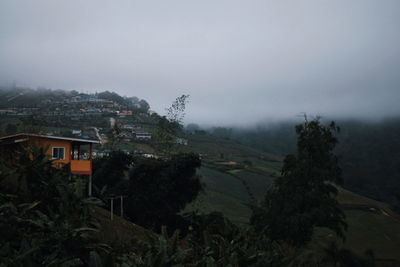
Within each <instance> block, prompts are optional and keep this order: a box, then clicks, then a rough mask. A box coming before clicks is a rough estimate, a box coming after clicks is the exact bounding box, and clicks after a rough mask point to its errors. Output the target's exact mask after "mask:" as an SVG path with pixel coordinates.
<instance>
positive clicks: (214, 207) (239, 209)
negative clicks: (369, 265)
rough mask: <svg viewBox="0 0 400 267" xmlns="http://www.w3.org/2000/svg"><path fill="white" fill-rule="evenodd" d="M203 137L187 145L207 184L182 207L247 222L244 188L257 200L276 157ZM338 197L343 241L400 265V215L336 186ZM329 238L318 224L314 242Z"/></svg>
mask: <svg viewBox="0 0 400 267" xmlns="http://www.w3.org/2000/svg"><path fill="white" fill-rule="evenodd" d="M207 138H208V139H211V138H210V137H202V138H200V139H197V140H196V139H195V140H192V142H194V143H192V149H194V151H196V152H198V153H204V154H203V162H205V164H204V165H205V166H206V167H202V168H201V169H200V171H199V174H200V175H201V177H202V178H201V181H202V182H203V183H204V184H205V186H206V187H205V191H204V192H203V193H202V194H200V195H199V197H198V198H197V199H196V201H194V202H193V203H192V204H191V205H189V206H188V207H187V209H186V211H192V210H197V211H199V212H201V213H210V212H212V211H219V212H222V213H223V214H224V215H225V216H226V217H227V218H229V219H230V220H231V221H233V222H234V223H236V224H238V225H242V226H246V225H248V223H249V218H250V216H251V209H250V207H249V205H248V204H249V202H250V201H251V198H250V196H249V193H248V191H251V193H252V194H253V195H254V196H255V198H256V199H257V200H258V201H259V200H262V199H263V197H264V194H265V190H266V188H267V187H268V185H269V184H271V183H272V181H273V179H274V176H275V177H276V176H277V175H279V169H280V167H281V158H279V157H273V156H271V155H269V154H264V153H260V152H258V151H255V150H252V149H248V148H246V147H243V146H241V145H238V146H236V145H237V144H235V143H234V142H231V141H229V140H222V141H221V140H217V141H216V140H208V141H207ZM204 146H205V147H204ZM235 146H236V147H235ZM196 149H198V150H196ZM221 153H222V154H224V158H223V159H221V157H219V156H218V155H219V154H221ZM221 161H227V162H228V161H234V162H237V163H238V164H237V165H229V166H221V165H220V164H217V163H218V162H221ZM244 161H247V162H249V161H250V162H251V165H246V164H243V162H244ZM244 182H245V183H244ZM246 185H247V188H246ZM338 201H339V203H340V204H341V205H342V206H343V208H344V209H345V214H346V217H347V223H348V231H347V233H346V242H345V243H344V244H342V245H343V247H344V248H347V249H351V250H352V251H354V252H356V253H358V254H360V255H362V254H364V253H365V251H367V250H372V251H373V253H374V255H375V258H376V259H378V260H379V261H378V262H380V263H383V262H390V261H396V262H399V265H400V219H399V215H398V214H395V213H394V212H393V211H391V210H390V208H389V207H388V205H387V204H385V203H382V202H379V201H375V200H372V199H369V198H367V197H363V196H360V195H358V194H355V193H352V192H350V191H348V190H345V189H342V188H339V195H338ZM330 240H336V241H339V239H337V238H336V237H335V235H334V234H332V233H331V232H330V231H327V230H324V229H317V231H316V233H315V237H314V242H313V245H314V246H318V247H320V248H321V247H324V246H325V245H326V244H327V243H328V242H329V241H330ZM395 264H397V263H395ZM382 266H386V265H384V264H382ZM388 266H396V265H393V264H392V265H388Z"/></svg>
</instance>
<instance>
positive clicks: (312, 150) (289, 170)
mask: <svg viewBox="0 0 400 267" xmlns="http://www.w3.org/2000/svg"><path fill="white" fill-rule="evenodd" d="M339 130H340V129H339V127H337V126H336V125H335V123H334V122H332V123H331V124H330V125H328V126H324V125H321V123H320V120H319V118H317V119H314V120H312V121H308V120H307V118H305V122H304V123H303V124H300V125H297V126H296V133H297V136H298V140H297V154H296V155H288V156H286V157H285V159H284V163H283V167H282V171H281V176H280V177H278V178H277V179H276V180H275V182H274V183H273V184H272V186H271V187H270V188H269V189H268V191H267V194H266V196H265V200H264V201H263V203H262V204H261V207H259V208H254V211H253V215H252V218H251V222H252V224H253V225H254V226H255V229H256V230H257V231H258V232H260V233H261V234H264V235H266V236H268V237H269V238H270V239H272V240H276V241H284V242H287V243H289V244H290V245H293V246H295V247H300V246H303V245H305V244H306V243H307V242H309V241H310V240H311V238H312V235H313V232H314V229H315V227H326V228H329V229H330V230H333V231H334V232H335V233H336V234H337V235H338V236H340V237H342V238H344V231H345V230H346V227H347V225H346V222H345V215H344V213H343V211H342V210H341V208H340V207H339V204H338V202H337V200H336V198H335V196H336V195H337V194H338V190H337V188H336V186H335V184H340V183H342V176H341V169H340V168H339V166H338V159H337V157H336V156H335V154H334V153H333V149H334V148H335V146H336V144H337V138H336V137H335V135H334V133H335V132H339Z"/></svg>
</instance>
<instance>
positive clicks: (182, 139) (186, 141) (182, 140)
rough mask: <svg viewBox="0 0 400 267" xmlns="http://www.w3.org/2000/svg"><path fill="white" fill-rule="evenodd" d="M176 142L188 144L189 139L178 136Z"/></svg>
mask: <svg viewBox="0 0 400 267" xmlns="http://www.w3.org/2000/svg"><path fill="white" fill-rule="evenodd" d="M176 143H177V144H178V145H184V146H187V145H188V140H187V139H185V138H179V137H177V138H176Z"/></svg>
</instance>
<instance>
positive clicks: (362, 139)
mask: <svg viewBox="0 0 400 267" xmlns="http://www.w3.org/2000/svg"><path fill="white" fill-rule="evenodd" d="M336 123H337V124H338V125H339V127H340V129H341V130H340V133H339V134H338V135H337V136H338V139H339V144H338V146H337V148H336V153H337V154H338V157H339V163H340V165H341V167H342V169H343V176H344V186H345V188H347V189H349V190H352V191H354V192H357V193H359V194H362V195H365V196H368V197H371V198H373V199H376V200H380V201H384V202H386V203H388V204H390V205H391V206H392V207H393V208H395V209H396V210H400V193H399V192H400V171H399V170H400V169H399V166H400V119H399V118H393V119H387V120H382V121H378V122H376V121H375V122H368V121H361V120H337V121H336ZM294 126H295V123H289V122H282V123H275V124H272V125H266V126H258V127H256V128H250V129H238V128H237V129H235V128H221V127H220V128H214V129H213V130H211V133H212V134H214V135H216V136H219V137H222V138H226V139H231V140H236V141H238V142H240V143H241V144H244V145H248V146H251V147H253V148H255V149H261V150H262V151H265V152H269V153H275V154H278V155H286V154H291V153H294V151H295V148H296V134H295V131H294Z"/></svg>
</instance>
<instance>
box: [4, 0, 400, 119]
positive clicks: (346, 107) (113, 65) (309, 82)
mask: <svg viewBox="0 0 400 267" xmlns="http://www.w3.org/2000/svg"><path fill="white" fill-rule="evenodd" d="M399 13H400V2H399V1H397V0H386V1H377V0H350V1H349V0H338V1H329V0H308V1H306V0H304V1H281V0H279V1H278V0H276V1H266V0H259V1H244V0H242V1H235V0H226V1H222V0H217V1H215V0H209V1H208V0H204V1H187V0H181V1H130V0H129V1H128V0H125V1H99V0H86V1H61V0H57V1H54V0H37V1H15V0H3V1H1V3H0V83H2V84H11V83H13V82H15V83H17V84H19V85H26V86H31V87H37V86H44V87H50V88H61V89H77V90H83V91H90V92H95V91H101V90H114V91H116V92H118V93H120V94H122V95H127V96H133V95H136V96H138V97H140V98H145V99H147V100H148V101H149V102H150V104H151V105H152V108H153V109H155V110H156V111H158V112H160V113H163V112H164V108H165V107H167V106H168V105H169V104H170V103H171V102H172V101H173V100H174V99H175V97H177V96H179V95H181V94H190V95H191V102H190V103H189V105H188V109H187V119H186V121H187V122H199V123H205V124H249V123H253V122H256V121H258V120H262V119H265V118H271V119H280V118H291V117H295V116H296V115H297V114H299V113H300V112H307V113H310V114H320V115H325V116H338V117H362V118H379V117H384V116H393V115H399V114H400V105H399V103H398V101H399V100H400V35H399V33H398V32H399V30H398V29H399V25H400V16H399Z"/></svg>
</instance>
